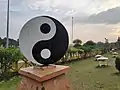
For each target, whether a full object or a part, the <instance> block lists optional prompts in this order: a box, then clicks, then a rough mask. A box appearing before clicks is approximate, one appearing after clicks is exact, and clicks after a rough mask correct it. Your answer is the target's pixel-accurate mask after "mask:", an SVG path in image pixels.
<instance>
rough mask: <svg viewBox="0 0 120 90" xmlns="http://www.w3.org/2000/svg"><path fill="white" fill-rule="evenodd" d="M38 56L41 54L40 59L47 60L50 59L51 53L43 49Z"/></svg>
mask: <svg viewBox="0 0 120 90" xmlns="http://www.w3.org/2000/svg"><path fill="white" fill-rule="evenodd" d="M40 54H41V56H42V58H44V59H47V58H49V57H50V55H51V52H50V50H48V49H43V50H42V51H41V53H40Z"/></svg>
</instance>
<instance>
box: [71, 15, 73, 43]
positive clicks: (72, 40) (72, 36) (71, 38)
mask: <svg viewBox="0 0 120 90" xmlns="http://www.w3.org/2000/svg"><path fill="white" fill-rule="evenodd" d="M71 42H73V17H72V35H71Z"/></svg>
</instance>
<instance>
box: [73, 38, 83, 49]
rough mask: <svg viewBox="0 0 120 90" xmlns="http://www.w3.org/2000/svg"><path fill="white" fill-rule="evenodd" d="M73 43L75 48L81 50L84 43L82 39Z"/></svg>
mask: <svg viewBox="0 0 120 90" xmlns="http://www.w3.org/2000/svg"><path fill="white" fill-rule="evenodd" d="M73 43H74V47H75V48H79V47H80V46H81V44H82V41H81V40H80V39H75V40H74V41H73Z"/></svg>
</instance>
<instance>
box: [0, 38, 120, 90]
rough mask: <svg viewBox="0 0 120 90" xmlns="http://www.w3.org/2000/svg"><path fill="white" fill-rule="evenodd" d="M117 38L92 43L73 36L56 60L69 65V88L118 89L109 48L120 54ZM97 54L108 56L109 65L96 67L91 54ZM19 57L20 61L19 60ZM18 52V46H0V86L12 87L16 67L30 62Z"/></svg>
mask: <svg viewBox="0 0 120 90" xmlns="http://www.w3.org/2000/svg"><path fill="white" fill-rule="evenodd" d="M119 46H120V45H119V40H117V42H115V43H108V42H105V43H102V42H98V43H95V42H93V41H92V40H90V41H87V42H86V43H83V44H82V41H81V40H79V39H76V40H74V41H73V45H69V48H68V50H67V52H66V54H65V55H64V57H63V58H61V60H60V61H59V62H56V64H62V65H68V66H70V71H69V73H68V78H69V79H70V83H71V86H72V88H73V90H120V78H119V77H120V75H119V69H120V68H119V67H120V64H119V61H120V60H119V57H118V58H116V62H115V58H113V57H112V52H111V48H114V50H115V51H116V52H117V53H118V56H119V55H120V51H119ZM97 54H101V55H103V56H105V57H108V59H109V66H107V67H101V68H97V67H96V65H97V64H96V61H95V55H97ZM21 61H23V62H24V63H22V65H20V64H19V62H21ZM33 65H34V64H32V63H30V62H28V61H27V60H26V58H25V57H24V56H23V55H22V53H21V52H20V50H19V48H18V46H16V45H13V44H12V45H11V46H10V47H9V48H5V47H4V45H1V47H0V81H1V82H0V90H16V87H17V85H18V84H19V82H20V80H21V77H20V76H19V74H18V71H19V70H20V68H23V67H28V66H33Z"/></svg>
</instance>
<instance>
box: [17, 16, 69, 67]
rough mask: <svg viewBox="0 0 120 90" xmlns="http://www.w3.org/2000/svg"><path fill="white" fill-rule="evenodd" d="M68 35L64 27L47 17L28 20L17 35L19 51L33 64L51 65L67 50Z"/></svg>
mask: <svg viewBox="0 0 120 90" xmlns="http://www.w3.org/2000/svg"><path fill="white" fill-rule="evenodd" d="M68 43H69V42H68V33H67V31H66V29H65V27H64V26H63V25H62V24H61V23H60V22H59V21H58V20H56V19H54V18H52V17H49V16H39V17H35V18H32V19H31V20H29V21H28V22H27V23H26V24H25V25H24V26H23V27H22V30H21V32H20V35H19V45H20V50H21V52H22V53H23V54H24V56H25V57H26V58H27V59H28V60H29V61H31V62H33V63H35V64H44V65H48V64H53V63H55V62H56V61H58V60H60V58H61V57H63V56H64V54H65V52H66V50H67V48H68Z"/></svg>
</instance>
